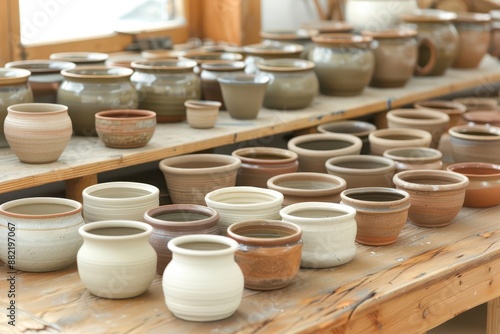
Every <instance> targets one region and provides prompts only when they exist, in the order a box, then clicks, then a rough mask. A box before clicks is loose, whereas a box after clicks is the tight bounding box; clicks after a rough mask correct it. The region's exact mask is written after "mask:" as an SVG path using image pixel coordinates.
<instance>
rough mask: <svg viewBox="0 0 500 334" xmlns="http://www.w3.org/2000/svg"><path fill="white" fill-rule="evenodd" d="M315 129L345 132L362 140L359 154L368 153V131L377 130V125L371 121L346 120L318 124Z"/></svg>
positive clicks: (324, 131) (323, 131)
mask: <svg viewBox="0 0 500 334" xmlns="http://www.w3.org/2000/svg"><path fill="white" fill-rule="evenodd" d="M316 129H317V130H318V132H322V133H346V134H350V135H354V136H356V137H358V138H359V139H361V140H362V142H363V146H362V148H361V154H369V153H370V142H369V141H368V135H369V134H370V132H373V131H375V130H377V127H376V126H375V125H374V124H372V123H368V122H364V121H352V120H347V121H337V122H330V123H325V124H320V125H318V127H317V128H316Z"/></svg>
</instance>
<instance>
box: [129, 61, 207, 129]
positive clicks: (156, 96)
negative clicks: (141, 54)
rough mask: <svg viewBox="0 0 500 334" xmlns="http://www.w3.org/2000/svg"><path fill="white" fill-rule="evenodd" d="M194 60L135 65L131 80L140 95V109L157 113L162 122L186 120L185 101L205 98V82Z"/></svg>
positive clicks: (135, 63) (141, 62) (140, 62)
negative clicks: (196, 69) (203, 93)
mask: <svg viewBox="0 0 500 334" xmlns="http://www.w3.org/2000/svg"><path fill="white" fill-rule="evenodd" d="M195 66H196V62H195V61H194V60H167V59H165V60H144V61H134V62H132V68H133V69H134V74H133V75H132V76H131V77H130V81H131V82H132V84H133V85H134V86H135V88H136V89H137V92H138V93H139V108H140V109H146V110H153V111H154V112H156V117H157V121H158V122H159V123H173V122H182V121H184V120H185V119H186V108H185V107H184V102H186V101H187V100H199V99H200V98H201V80H200V77H199V76H198V75H197V74H195V73H194V68H195Z"/></svg>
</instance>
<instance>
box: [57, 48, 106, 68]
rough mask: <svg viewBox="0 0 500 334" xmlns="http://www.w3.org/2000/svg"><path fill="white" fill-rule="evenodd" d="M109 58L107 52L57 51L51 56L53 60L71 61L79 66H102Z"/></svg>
mask: <svg viewBox="0 0 500 334" xmlns="http://www.w3.org/2000/svg"><path fill="white" fill-rule="evenodd" d="M108 58H109V55H108V54H107V53H103V52H85V51H83V52H57V53H52V54H51V55H50V56H49V59H51V60H58V61H69V62H71V63H75V64H76V65H77V66H95V65H97V66H100V65H104V63H105V62H106V60H107V59H108Z"/></svg>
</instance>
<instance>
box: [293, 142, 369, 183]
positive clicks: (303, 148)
mask: <svg viewBox="0 0 500 334" xmlns="http://www.w3.org/2000/svg"><path fill="white" fill-rule="evenodd" d="M362 145H363V143H362V141H361V139H359V138H358V137H356V136H354V135H351V134H343V133H311V134H305V135H300V136H296V137H293V138H292V139H290V140H289V141H288V143H287V147H288V149H289V150H290V151H292V152H295V153H297V155H298V156H299V171H301V172H317V173H325V172H326V168H325V162H326V160H328V159H329V158H331V157H335V156H340V155H354V154H359V153H360V152H361V147H362Z"/></svg>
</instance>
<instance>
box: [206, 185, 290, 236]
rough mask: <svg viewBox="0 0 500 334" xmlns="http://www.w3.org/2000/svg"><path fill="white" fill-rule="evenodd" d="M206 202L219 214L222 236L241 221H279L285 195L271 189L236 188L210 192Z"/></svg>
mask: <svg viewBox="0 0 500 334" xmlns="http://www.w3.org/2000/svg"><path fill="white" fill-rule="evenodd" d="M205 202H206V203H207V206H208V207H209V208H212V209H214V210H215V211H217V212H218V213H219V215H220V219H219V226H220V227H221V234H222V235H226V230H227V229H228V227H229V226H230V225H232V224H234V223H237V222H240V221H247V220H254V219H270V220H273V219H279V217H280V216H279V211H280V209H281V207H282V205H283V194H281V193H280V192H278V191H275V190H271V189H264V188H258V187H251V186H234V187H225V188H220V189H216V190H213V191H211V192H209V193H208V194H206V196H205Z"/></svg>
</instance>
